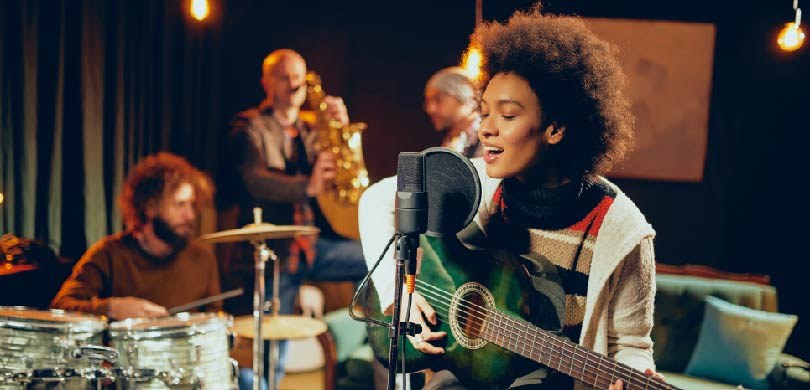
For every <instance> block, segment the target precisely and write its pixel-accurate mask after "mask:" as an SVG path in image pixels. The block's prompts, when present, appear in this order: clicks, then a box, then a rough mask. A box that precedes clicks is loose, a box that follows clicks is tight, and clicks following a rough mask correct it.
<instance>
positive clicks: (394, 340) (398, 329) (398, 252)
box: [388, 235, 419, 390]
mask: <svg viewBox="0 0 810 390" xmlns="http://www.w3.org/2000/svg"><path fill="white" fill-rule="evenodd" d="M418 240H419V236H418V235H417V236H414V235H400V236H399V237H398V238H397V240H396V243H395V249H394V259H395V260H396V280H395V283H394V313H393V315H392V316H391V327H390V328H389V329H388V337H389V338H390V339H391V341H390V343H389V349H388V390H394V387H395V385H396V376H397V353H398V352H399V336H400V335H402V334H409V335H413V334H414V332H415V327H414V326H411V324H410V323H407V324H406V323H403V322H401V321H400V315H399V312H400V309H401V307H402V287H403V282H404V279H405V261H409V262H410V263H409V267H410V266H411V264H414V265H415V264H416V248H418V247H419V241H418ZM413 268H415V267H413ZM403 326H405V329H403V328H402V327H403ZM403 348H404V347H403Z"/></svg>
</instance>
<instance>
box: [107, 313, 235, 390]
mask: <svg viewBox="0 0 810 390" xmlns="http://www.w3.org/2000/svg"><path fill="white" fill-rule="evenodd" d="M232 322H233V320H232V318H231V317H230V316H227V315H217V314H211V313H196V314H189V313H180V314H178V315H175V316H172V317H164V318H156V319H129V320H125V321H119V322H113V323H112V324H110V326H109V334H110V344H111V346H112V347H114V348H115V349H116V350H117V351H118V354H119V359H120V360H119V365H120V367H122V368H123V369H124V371H127V372H136V373H137V372H143V371H142V370H147V369H154V375H155V378H154V379H151V380H143V379H142V380H140V381H139V382H140V383H139V384H138V386H137V388H139V389H167V388H174V387H177V386H181V387H191V388H200V389H216V390H220V389H231V388H234V387H235V385H236V383H235V381H236V378H235V375H234V369H233V364H232V361H231V358H230V357H229V356H228V328H229V327H230V326H231V324H232ZM122 379H125V378H122ZM124 381H126V380H124Z"/></svg>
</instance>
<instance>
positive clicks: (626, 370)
mask: <svg viewBox="0 0 810 390" xmlns="http://www.w3.org/2000/svg"><path fill="white" fill-rule="evenodd" d="M422 282H423V284H424V285H425V286H427V287H432V288H433V289H435V290H437V291H438V292H439V293H442V294H444V295H446V296H447V295H450V294H449V293H448V292H447V291H444V290H442V289H440V288H438V287H436V286H433V285H431V284H429V283H426V282H424V281H422ZM432 296H433V297H435V298H436V299H437V301H438V300H439V299H441V300H442V301H444V302H441V303H444V304H446V305H447V307H448V311H449V304H447V302H446V298H441V297H438V296H436V295H435V294H432ZM450 296H451V295H450ZM459 302H460V303H462V304H460V305H458V306H459V307H462V306H464V307H471V306H472V307H477V308H483V309H484V310H485V311H486V312H487V313H486V314H492V315H494V316H495V317H496V319H497V320H498V321H499V323H500V322H501V320H506V321H509V322H512V323H515V324H517V325H520V322H518V320H516V319H515V318H513V317H512V316H509V315H506V314H505V313H500V312H498V311H492V310H490V309H489V308H488V307H482V306H480V305H478V304H475V303H471V306H470V305H464V304H463V303H464V302H470V301H469V300H467V299H459ZM470 311H475V312H478V313H481V311H480V310H470ZM448 316H449V313H448ZM462 318H463V317H462ZM484 320H485V319H484ZM482 324H483V322H482ZM529 325H531V326H532V327H534V328H536V329H535V334H534V337H535V340H536V339H537V335H538V334H539V335H540V336H541V338H543V339H547V340H549V339H550V342H551V344H553V345H554V346H556V347H558V348H561V349H562V350H564V351H568V352H570V349H572V348H573V353H572V357H573V359H572V363H571V366H572V369H573V367H577V368H580V367H581V368H582V369H583V371H584V370H585V369H586V368H587V367H591V368H595V369H596V372H595V374H596V379H595V381H596V384H599V382H601V381H600V380H599V379H600V378H599V375H598V374H599V372H600V371H601V372H603V373H604V372H605V371H606V370H603V369H602V367H601V366H602V357H601V356H600V361H599V362H596V363H598V365H597V366H594V365H590V364H589V359H588V351H585V350H583V349H582V347H580V346H578V345H576V344H573V343H570V342H568V343H567V342H565V341H564V340H561V339H558V338H556V337H554V336H551V335H547V334H544V331H542V329H540V328H537V327H536V326H534V325H532V324H529ZM507 329H509V330H510V334H508V335H501V337H504V336H506V337H508V338H509V340H510V341H511V342H514V343H515V344H516V345H517V344H518V343H519V341H518V340H516V339H514V338H513V337H512V335H515V336H517V337H518V338H519V337H520V336H521V335H520V332H519V331H518V332H514V331H512V330H513V329H519V328H518V327H515V326H508V327H507ZM526 333H527V336H528V330H527V332H526ZM496 336H497V335H496ZM495 341H497V338H496V339H495ZM559 344H562V345H561V346H560V345H559ZM524 351H525V347H524ZM540 352H542V349H541V350H540ZM580 355H584V360H585V362H584V365H582V364H583V363H582V361H580V360H578V359H576V358H577V357H582V356H580ZM574 359H576V362H577V363H579V364H580V365H581V366H575V364H574ZM559 363H562V361H561V360H560V361H559ZM611 363H612V364H613V365H614V370H613V372H618V373H623V374H625V375H628V377H627V378H621V379H624V380H625V382H630V381H633V380H638V381H640V382H643V383H644V387H649V384H650V382H651V381H652V382H651V383H652V384H653V386H658V385H659V384H660V385H664V386H669V385H668V384H666V383H664V382H660V381H658V380H655V379H652V378H651V377H649V376H646V375H644V374H642V373H641V372H639V371H636V370H633V369H632V368H630V367H627V366H624V365H622V364H621V363H618V362H613V361H611ZM561 367H562V365H561V364H560V365H558V369H560V368H561ZM607 373H608V374H610V376H611V378H613V379H615V375H614V374H613V373H612V372H611V371H609V370H608V371H607ZM603 379H606V378H604V377H603ZM609 383H612V380H611V382H609ZM637 386H638V384H637Z"/></svg>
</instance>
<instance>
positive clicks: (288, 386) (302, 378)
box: [278, 369, 324, 390]
mask: <svg viewBox="0 0 810 390" xmlns="http://www.w3.org/2000/svg"><path fill="white" fill-rule="evenodd" d="M278 388H279V390H323V388H324V386H323V369H320V370H315V371H308V372H301V373H295V374H284V377H283V378H281V383H280V384H279V386H278Z"/></svg>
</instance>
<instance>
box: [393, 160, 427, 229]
mask: <svg viewBox="0 0 810 390" xmlns="http://www.w3.org/2000/svg"><path fill="white" fill-rule="evenodd" d="M395 204H396V207H395V215H394V219H395V221H396V222H395V226H396V232H397V233H399V234H402V235H418V234H422V233H424V232H425V231H427V217H428V197H427V193H426V192H425V156H424V155H423V154H422V153H418V152H402V153H400V154H399V158H398V159H397V197H396V202H395Z"/></svg>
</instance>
